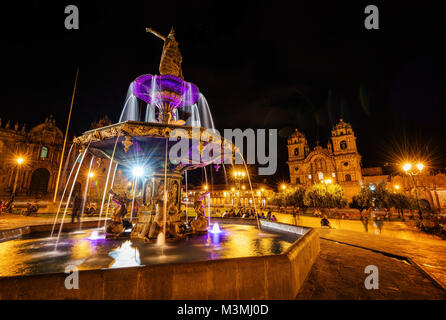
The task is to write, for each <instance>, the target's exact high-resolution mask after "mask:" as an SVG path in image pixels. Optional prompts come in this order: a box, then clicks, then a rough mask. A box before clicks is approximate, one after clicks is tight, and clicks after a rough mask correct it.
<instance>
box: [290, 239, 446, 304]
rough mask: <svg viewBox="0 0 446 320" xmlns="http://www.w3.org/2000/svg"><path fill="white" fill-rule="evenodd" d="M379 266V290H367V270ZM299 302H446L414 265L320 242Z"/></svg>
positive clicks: (444, 295) (330, 242)
mask: <svg viewBox="0 0 446 320" xmlns="http://www.w3.org/2000/svg"><path fill="white" fill-rule="evenodd" d="M368 265H375V266H377V267H378V275H379V281H378V285H379V288H378V289H376V290H374V289H371V290H368V289H366V287H365V285H364V280H365V279H366V277H367V274H365V272H364V269H365V267H366V266H368ZM296 298H297V299H299V300H308V299H311V300H335V299H336V300H339V299H343V300H377V299H386V300H395V299H398V300H414V299H415V300H430V299H441V300H444V299H446V291H444V290H442V289H440V288H439V287H438V286H436V285H435V284H434V283H433V282H432V281H431V280H429V279H428V278H427V277H426V276H424V274H423V273H421V272H420V271H419V270H418V269H417V268H416V267H415V266H414V265H411V264H409V263H407V262H406V261H401V260H398V259H395V258H391V257H388V256H385V255H382V254H380V253H375V252H371V251H369V250H365V249H361V248H356V247H352V246H349V245H344V244H339V243H336V242H333V241H328V240H321V252H320V255H319V257H318V258H317V260H316V261H315V263H314V265H313V268H312V269H311V272H310V274H309V275H308V277H307V279H306V280H305V282H304V284H303V286H302V288H301V290H300V292H299V294H298V296H297V297H296Z"/></svg>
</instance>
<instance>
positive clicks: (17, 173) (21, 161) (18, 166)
mask: <svg viewBox="0 0 446 320" xmlns="http://www.w3.org/2000/svg"><path fill="white" fill-rule="evenodd" d="M24 161H25V160H24V159H23V158H22V157H18V158H17V159H16V163H17V168H16V171H15V179H14V186H13V187H12V198H13V199H14V197H15V191H16V188H17V180H18V179H19V169H20V166H21V165H22V163H23V162H24Z"/></svg>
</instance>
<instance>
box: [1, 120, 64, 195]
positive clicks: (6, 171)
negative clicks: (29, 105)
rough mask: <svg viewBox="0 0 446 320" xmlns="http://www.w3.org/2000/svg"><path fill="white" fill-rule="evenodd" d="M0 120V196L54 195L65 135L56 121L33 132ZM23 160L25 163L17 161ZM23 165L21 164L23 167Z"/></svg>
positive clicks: (46, 123)
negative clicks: (13, 191)
mask: <svg viewBox="0 0 446 320" xmlns="http://www.w3.org/2000/svg"><path fill="white" fill-rule="evenodd" d="M19 127H20V126H19V124H18V123H17V122H16V124H15V125H14V127H12V126H11V123H10V121H7V122H6V124H2V120H1V118H0V196H2V197H6V196H10V195H11V193H12V190H13V188H14V185H16V195H18V196H20V195H31V194H46V193H48V192H52V191H54V188H55V184H56V178H57V172H58V169H59V159H60V153H61V151H62V144H63V134H62V131H61V130H60V129H59V128H58V127H57V126H56V124H55V120H54V119H53V117H49V118H46V119H45V122H44V123H41V124H39V125H37V126H35V127H34V128H31V130H27V129H26V126H25V125H23V126H22V127H21V128H19ZM19 158H21V159H23V162H21V161H17V160H18V159H19ZM19 162H21V163H19Z"/></svg>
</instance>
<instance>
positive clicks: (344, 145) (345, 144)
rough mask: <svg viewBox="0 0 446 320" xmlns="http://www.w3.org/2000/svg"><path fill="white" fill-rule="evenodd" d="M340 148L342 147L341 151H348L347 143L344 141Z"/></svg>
mask: <svg viewBox="0 0 446 320" xmlns="http://www.w3.org/2000/svg"><path fill="white" fill-rule="evenodd" d="M339 146H340V147H341V150H345V149H347V141H345V140H342V141H341V143H340V144H339Z"/></svg>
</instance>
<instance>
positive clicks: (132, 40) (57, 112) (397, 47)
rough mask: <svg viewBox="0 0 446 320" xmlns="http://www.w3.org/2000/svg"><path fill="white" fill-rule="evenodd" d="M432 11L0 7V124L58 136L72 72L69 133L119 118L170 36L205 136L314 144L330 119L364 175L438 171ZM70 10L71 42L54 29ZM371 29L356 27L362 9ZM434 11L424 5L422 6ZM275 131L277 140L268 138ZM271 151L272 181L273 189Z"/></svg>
mask: <svg viewBox="0 0 446 320" xmlns="http://www.w3.org/2000/svg"><path fill="white" fill-rule="evenodd" d="M436 3H439V2H429V1H423V2H417V5H414V4H411V2H407V1H367V2H363V1H327V2H322V1H293V2H291V1H290V2H288V1H287V2H278V1H266V2H262V1H256V2H245V1H236V2H230V1H205V2H202V3H200V2H198V1H181V2H178V3H176V2H173V1H139V2H136V1H135V2H131V1H119V2H113V3H110V2H109V1H97V2H94V3H93V1H69V2H65V1H59V2H58V3H48V2H47V1H33V2H26V1H25V2H20V3H17V4H15V5H14V6H13V7H3V9H2V24H4V26H3V27H2V37H1V38H2V44H3V45H2V49H1V54H2V59H1V62H2V72H1V73H0V76H1V78H2V80H3V81H2V84H3V85H2V86H3V90H2V109H1V114H0V116H1V117H2V118H3V119H12V120H13V122H14V123H15V121H16V120H18V121H19V122H20V123H23V122H26V123H27V124H28V126H32V125H35V124H37V123H39V122H42V121H43V120H44V118H45V116H47V115H49V114H53V115H54V116H55V118H56V121H57V124H58V125H59V126H60V127H61V129H63V130H64V128H65V123H66V119H67V116H68V107H69V103H70V99H71V92H72V87H73V82H74V76H75V70H76V67H79V68H80V75H79V83H78V92H77V95H76V99H75V104H74V109H73V118H72V123H71V130H70V133H71V134H72V135H79V134H81V133H82V132H83V131H85V130H87V129H89V126H90V123H91V122H92V121H95V120H98V118H100V117H102V116H103V115H105V114H108V115H109V117H110V118H111V119H112V121H114V122H116V121H117V120H118V118H119V115H120V112H121V109H122V106H123V102H124V99H125V95H126V93H127V88H128V85H129V84H130V82H131V81H133V80H134V79H135V78H136V77H137V76H139V75H141V74H144V73H157V72H158V64H159V60H160V56H161V51H162V44H163V43H162V41H161V40H160V39H158V38H156V37H154V36H153V35H151V34H147V33H146V32H145V30H144V28H145V27H146V26H150V27H152V28H154V29H155V30H157V31H159V32H161V33H163V34H167V33H168V31H169V29H170V27H171V26H174V27H175V29H176V39H177V41H178V42H179V44H180V50H181V52H182V55H183V74H184V77H185V80H187V81H191V82H193V83H195V84H196V85H197V86H198V87H199V89H200V91H201V92H202V93H203V94H204V95H205V96H206V98H207V100H208V102H209V105H210V108H211V110H212V113H213V116H214V121H215V124H216V126H217V128H218V129H220V130H222V129H224V128H237V127H239V128H277V129H279V130H280V129H283V128H287V127H289V128H294V127H297V128H299V130H300V131H302V132H303V133H304V134H306V136H307V138H308V139H309V141H310V145H311V146H314V145H315V142H316V140H319V141H320V144H321V145H323V146H325V145H326V143H327V139H328V135H329V134H330V129H331V127H332V125H334V124H335V123H336V122H337V121H338V119H339V117H340V116H342V117H343V118H344V119H345V121H348V122H350V123H351V124H352V125H353V128H354V130H355V132H356V135H357V136H358V140H357V142H358V147H359V151H360V153H361V154H362V156H363V165H364V166H375V165H384V164H385V163H386V162H392V161H395V158H396V157H397V156H398V155H399V154H401V153H404V152H414V153H416V152H420V153H421V154H422V155H423V156H426V157H429V158H430V159H431V165H432V166H433V167H438V168H444V167H445V166H446V161H445V151H446V142H445V140H446V139H445V138H446V134H445V133H444V131H445V129H444V127H445V111H444V109H445V106H446V98H445V95H444V92H445V89H444V88H445V85H446V63H445V58H446V55H445V50H444V48H443V47H444V42H445V34H444V22H443V21H442V18H443V17H442V15H444V11H443V10H442V8H441V7H439V5H438V4H436ZM68 4H76V5H78V8H79V11H80V30H66V29H65V28H64V19H65V14H64V8H65V6H66V5H68ZM367 4H375V5H377V6H378V8H379V10H380V30H366V29H365V28H364V18H365V16H366V15H365V14H364V8H365V7H366V5H367ZM434 4H435V5H434ZM282 131H283V130H282ZM285 160H286V149H285V139H281V140H280V145H279V162H280V163H281V165H280V170H279V178H277V179H281V177H283V178H286V177H287V167H286V165H285V164H284V161H285Z"/></svg>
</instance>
